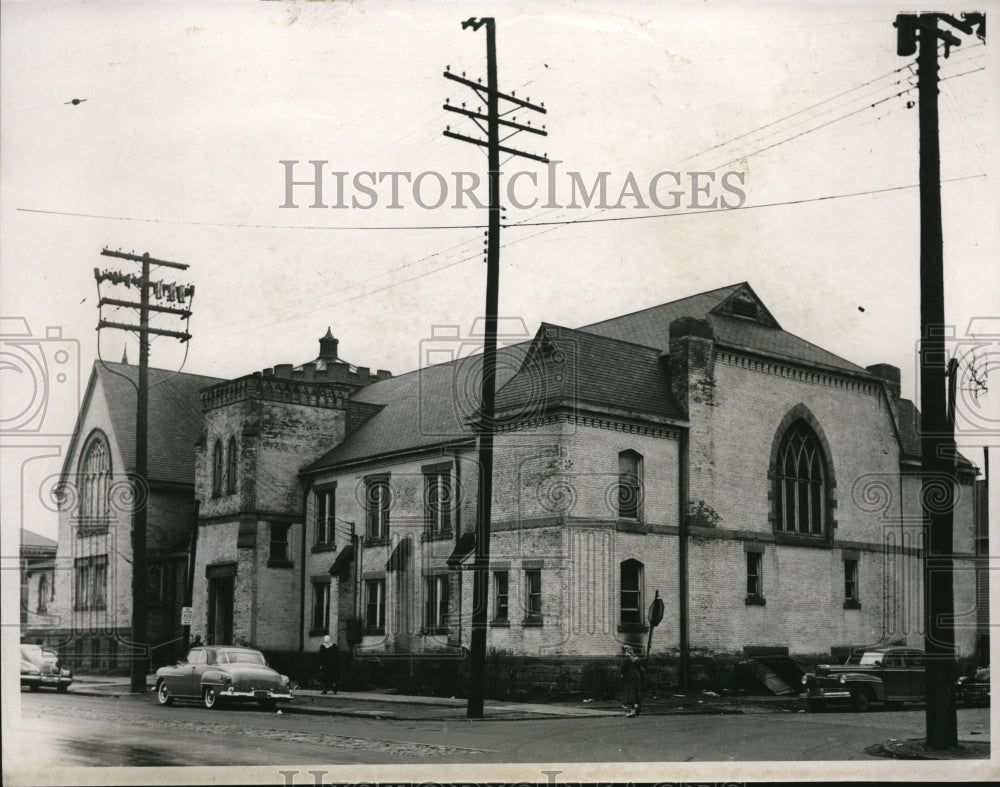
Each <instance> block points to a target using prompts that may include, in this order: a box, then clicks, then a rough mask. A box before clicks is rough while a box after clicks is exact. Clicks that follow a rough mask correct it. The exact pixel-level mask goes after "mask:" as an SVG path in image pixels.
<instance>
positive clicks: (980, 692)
mask: <svg viewBox="0 0 1000 787" xmlns="http://www.w3.org/2000/svg"><path fill="white" fill-rule="evenodd" d="M955 699H956V700H957V702H958V703H959V704H962V705H989V704H990V668H989V667H980V668H979V669H977V670H976V673H975V675H963V676H962V677H960V678H959V679H958V680H957V681H956V682H955Z"/></svg>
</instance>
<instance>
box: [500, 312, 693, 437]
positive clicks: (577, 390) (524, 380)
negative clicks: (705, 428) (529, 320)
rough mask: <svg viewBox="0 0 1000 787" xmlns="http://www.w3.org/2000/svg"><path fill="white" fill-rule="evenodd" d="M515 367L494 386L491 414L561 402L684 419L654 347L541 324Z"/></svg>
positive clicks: (528, 412)
mask: <svg viewBox="0 0 1000 787" xmlns="http://www.w3.org/2000/svg"><path fill="white" fill-rule="evenodd" d="M528 346H530V348H531V349H530V351H529V352H528V353H527V355H526V357H525V360H524V362H523V363H522V366H521V369H520V370H519V371H518V373H517V374H516V375H514V377H512V378H511V380H510V381H509V382H508V383H507V384H506V385H505V386H504V387H503V388H502V389H501V390H500V391H499V393H498V394H497V401H496V412H497V415H498V416H500V417H502V416H503V415H504V414H505V413H507V412H514V413H520V414H522V415H523V414H530V413H531V412H532V411H539V410H541V409H543V408H546V407H552V406H558V405H564V406H570V407H579V408H584V409H585V408H586V407H587V406H588V405H590V406H594V407H597V408H599V409H607V408H610V409H614V410H616V411H618V412H620V413H622V414H631V415H636V416H643V415H656V416H662V417H665V418H670V419H684V414H683V412H682V411H681V409H680V408H679V407H678V406H677V405H676V404H675V403H674V401H673V398H672V396H671V394H670V374H669V368H668V364H667V363H666V362H665V361H661V360H660V355H661V353H660V351H659V350H658V349H656V348H655V347H644V346H642V345H638V344H633V343H631V342H624V341H620V340H618V339H611V338H608V337H606V336H598V335H595V334H591V333H586V332H584V331H577V330H572V329H570V328H563V327H561V326H558V325H552V324H549V323H542V326H541V327H540V328H539V330H538V333H537V335H536V336H535V341H534V342H533V343H532V344H531V345H528Z"/></svg>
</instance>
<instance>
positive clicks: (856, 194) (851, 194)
mask: <svg viewBox="0 0 1000 787" xmlns="http://www.w3.org/2000/svg"><path fill="white" fill-rule="evenodd" d="M985 177H986V173H981V174H979V175H965V176H963V177H959V178H949V179H947V180H942V181H941V182H942V183H954V182H957V181H961V180H972V179H974V178H985ZM919 186H920V184H919V183H911V184H908V185H905V186H887V187H885V188H881V189H867V190H865V191H852V192H849V193H847V194H827V195H824V196H822V197H805V198H803V199H793V200H783V201H780V202H762V203H761V204H759V205H742V206H740V207H738V208H736V207H733V208H707V209H705V210H695V211H682V212H680V213H651V214H646V215H642V216H604V217H601V218H584V219H567V220H565V221H534V222H521V223H519V224H517V225H514V224H506V225H504V227H505V228H512V227H514V226H518V227H545V226H555V225H566V224H596V223H598V222H605V221H638V220H641V219H665V218H672V217H676V216H699V215H701V214H704V213H738V212H740V211H744V210H755V209H757V208H777V207H781V206H784V205H803V204H806V203H809V202H824V201H828V200H835V199H847V198H848V197H863V196H865V195H868V194H886V193H888V192H892V191H903V190H905V189H915V188H918V187H919ZM604 210H610V208H605V209H604Z"/></svg>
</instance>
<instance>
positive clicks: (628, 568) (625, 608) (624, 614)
mask: <svg viewBox="0 0 1000 787" xmlns="http://www.w3.org/2000/svg"><path fill="white" fill-rule="evenodd" d="M620 568H621V576H620V581H619V594H618V609H619V612H620V614H621V624H622V625H623V626H638V625H641V624H642V622H643V611H642V585H643V580H642V569H643V566H642V563H640V562H639V561H638V560H625V561H623V562H622V564H621V566H620Z"/></svg>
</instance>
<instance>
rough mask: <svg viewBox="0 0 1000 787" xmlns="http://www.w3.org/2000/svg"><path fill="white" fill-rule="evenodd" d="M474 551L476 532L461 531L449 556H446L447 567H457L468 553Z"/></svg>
mask: <svg viewBox="0 0 1000 787" xmlns="http://www.w3.org/2000/svg"><path fill="white" fill-rule="evenodd" d="M475 551H476V534H475V533H471V532H470V533H462V535H460V536H459V537H458V543H457V544H455V548H454V549H453V550H452V551H451V556H450V557H449V558H448V568H457V567H458V566H460V565H461V564H462V561H463V560H465V559H466V558H467V557H468V556H469V555H471V554H472V553H473V552H475Z"/></svg>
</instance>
